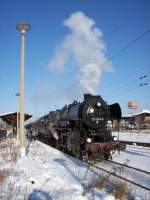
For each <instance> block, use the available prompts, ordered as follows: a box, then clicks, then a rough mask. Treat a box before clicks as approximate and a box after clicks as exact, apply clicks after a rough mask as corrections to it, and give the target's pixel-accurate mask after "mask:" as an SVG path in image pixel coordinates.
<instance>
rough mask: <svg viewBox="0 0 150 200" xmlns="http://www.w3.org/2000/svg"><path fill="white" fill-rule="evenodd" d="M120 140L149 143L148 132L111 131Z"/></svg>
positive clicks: (149, 134)
mask: <svg viewBox="0 0 150 200" xmlns="http://www.w3.org/2000/svg"><path fill="white" fill-rule="evenodd" d="M112 134H113V136H117V137H118V138H119V140H120V141H129V142H141V143H142V142H143V143H150V132H147V133H143V132H112Z"/></svg>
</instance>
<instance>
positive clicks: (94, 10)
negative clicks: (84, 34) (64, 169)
mask: <svg viewBox="0 0 150 200" xmlns="http://www.w3.org/2000/svg"><path fill="white" fill-rule="evenodd" d="M149 10H150V1H149V0H132V1H130V0H126V1H119V0H114V1H112V0H55V1H54V0H44V1H42V0H13V1H11V0H0V69H1V70H0V88H1V98H0V100H1V107H0V113H4V112H10V111H15V110H16V104H17V101H16V96H15V93H16V92H18V91H19V88H20V86H19V84H20V49H21V35H20V33H19V31H17V30H16V24H17V23H18V22H22V21H25V22H28V23H30V24H31V27H32V28H31V30H30V31H29V32H27V33H26V44H25V46H26V48H25V111H26V112H29V113H31V114H34V115H39V114H42V113H47V112H48V111H50V110H54V109H57V108H61V107H62V106H64V104H65V103H69V102H70V103H71V101H72V100H73V99H75V98H76V99H78V100H80V101H82V99H83V96H82V94H83V92H84V91H85V88H84V87H81V85H80V81H83V80H82V79H83V78H85V74H83V71H82V70H83V69H87V68H86V67H85V68H84V67H83V68H82V62H77V61H78V60H77V58H79V57H80V56H82V55H83V54H82V55H80V52H79V55H78V57H75V55H74V54H72V52H70V51H72V49H71V48H72V46H71V47H69V48H67V51H68V53H67V55H66V53H65V55H64V53H62V52H63V50H64V49H65V50H66V48H64V44H65V45H66V44H67V45H68V42H66V38H68V37H72V36H73V37H74V36H75V37H76V28H77V25H76V24H73V31H72V32H71V28H72V27H71V26H72V24H71V25H70V23H72V21H71V20H72V18H71V16H72V14H73V13H74V14H75V15H74V17H79V18H80V17H82V19H83V18H84V19H86V20H87V21H88V20H92V22H93V23H95V24H94V25H93V27H95V28H96V29H98V30H99V31H101V32H102V33H103V35H102V36H101V40H98V41H99V42H100V44H101V45H102V44H104V45H105V48H104V49H102V51H101V55H102V56H103V55H104V57H105V58H104V59H103V61H105V60H106V61H107V60H108V59H109V58H110V57H111V56H112V55H114V54H116V53H117V52H118V51H119V50H120V49H122V48H123V47H125V46H126V45H127V44H128V43H129V42H130V41H132V40H134V39H135V38H136V37H137V36H138V35H140V34H141V33H142V32H144V31H145V30H147V29H149V28H150V12H149ZM79 12H80V14H81V13H82V15H80V14H79ZM77 14H78V16H77ZM65 20H66V21H67V20H70V21H69V22H68V21H67V22H68V23H69V25H68V23H67V25H63V23H64V21H65ZM83 25H84V24H83ZM93 30H94V29H93ZM79 31H80V33H81V27H80V26H79ZM90 33H91V32H90ZM91 34H93V33H91ZM73 37H72V38H73ZM91 38H92V37H91ZM96 38H97V36H96ZM98 39H99V38H98ZM75 41H78V42H80V39H79V38H78V39H77V38H76V39H75ZM81 41H82V42H83V40H81ZM71 42H72V40H71ZM90 44H91V43H90ZM69 45H70V44H69ZM73 45H75V44H73ZM86 45H87V44H85V46H84V44H83V45H82V46H81V47H84V49H86V48H87V51H88V50H89V49H90V48H88V45H87V46H86ZM79 46H80V44H79ZM73 47H74V46H73ZM92 48H94V46H92ZM77 53H78V52H77ZM58 56H65V57H67V59H68V60H67V61H66V62H65V64H64V65H63V64H62V65H63V67H62V68H61V63H59V64H60V65H59V66H56V67H55V66H54V65H53V69H52V64H51V63H52V61H53V63H54V64H57V62H56V60H57V58H58ZM68 56H69V58H68ZM63 59H64V58H63ZM63 63H64V62H63ZM86 64H87V63H86ZM78 65H79V66H78ZM86 66H87V65H86ZM58 67H60V68H61V69H59V68H58ZM110 68H111V69H109V70H107V69H106V70H104V71H102V72H100V71H98V72H99V73H100V74H99V76H98V78H99V82H97V85H96V89H95V91H96V94H100V95H102V97H103V98H104V99H105V100H106V101H107V102H108V103H109V104H111V103H115V102H119V103H120V105H121V107H122V111H123V113H128V109H127V102H128V101H130V100H137V101H139V104H140V109H143V108H147V109H150V87H149V85H150V33H148V34H146V35H145V36H144V37H143V38H141V39H140V40H138V41H137V42H136V43H135V44H134V45H132V46H131V47H130V48H128V49H127V50H126V51H124V52H123V53H122V54H121V55H119V56H117V57H115V58H114V59H113V60H112V61H111V64H110ZM97 74H98V73H97ZM145 74H146V75H147V78H145V79H139V77H141V76H143V75H145ZM92 75H93V76H95V74H92V73H91V80H92ZM86 81H87V80H86ZM95 81H96V80H95ZM95 83H96V82H95ZM141 83H149V85H147V86H143V87H138V86H139V84H141Z"/></svg>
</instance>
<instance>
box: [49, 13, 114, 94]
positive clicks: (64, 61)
mask: <svg viewBox="0 0 150 200" xmlns="http://www.w3.org/2000/svg"><path fill="white" fill-rule="evenodd" d="M63 25H64V26H66V27H68V28H69V30H70V32H69V33H68V34H67V35H66V36H65V38H64V40H63V41H62V43H61V44H60V45H59V46H57V48H56V51H55V54H54V56H53V58H52V59H51V60H50V61H49V63H48V68H49V69H54V70H63V69H64V68H65V67H68V66H69V63H73V64H74V65H75V66H77V67H79V73H78V76H77V78H78V79H79V80H78V81H79V83H80V86H81V89H82V91H84V92H90V93H92V94H95V93H96V89H97V86H98V85H99V83H100V77H101V74H102V72H103V71H104V70H108V69H110V65H111V64H110V63H109V66H108V65H103V63H105V62H107V59H106V56H105V52H106V47H105V43H104V41H103V34H102V31H101V30H100V29H98V28H97V27H96V26H95V22H94V20H92V19H91V18H89V17H87V16H86V15H85V14H84V13H83V12H79V11H78V12H75V13H72V14H71V15H70V17H69V18H68V19H66V20H65V21H64V22H63Z"/></svg>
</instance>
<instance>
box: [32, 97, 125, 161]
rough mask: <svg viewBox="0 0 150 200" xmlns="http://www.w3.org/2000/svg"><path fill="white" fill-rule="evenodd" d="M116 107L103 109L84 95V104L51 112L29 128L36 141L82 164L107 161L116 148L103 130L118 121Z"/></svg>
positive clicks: (100, 102)
mask: <svg viewBox="0 0 150 200" xmlns="http://www.w3.org/2000/svg"><path fill="white" fill-rule="evenodd" d="M120 119H121V109H120V106H119V104H118V103H115V104H112V105H107V103H106V102H105V101H104V100H103V99H102V97H101V96H99V95H98V96H93V95H91V94H84V101H83V102H77V101H74V102H73V103H72V104H70V105H68V106H65V107H64V108H62V109H61V110H56V111H51V112H49V114H48V115H46V116H44V117H42V118H41V119H39V120H38V121H37V122H36V123H35V124H32V127H34V128H35V129H38V139H39V140H41V141H43V142H45V143H47V144H49V145H51V146H53V147H56V148H58V149H60V150H62V151H64V152H67V153H69V154H71V155H74V156H75V157H77V158H80V159H83V160H91V159H93V160H100V159H108V158H110V156H111V152H112V151H114V150H116V149H117V148H118V146H119V144H118V142H117V141H115V140H114V137H113V136H112V134H111V130H110V129H109V127H108V126H107V123H108V121H109V120H120Z"/></svg>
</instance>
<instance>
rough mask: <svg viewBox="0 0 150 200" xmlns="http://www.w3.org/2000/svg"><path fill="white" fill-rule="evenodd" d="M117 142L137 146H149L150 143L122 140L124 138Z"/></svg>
mask: <svg viewBox="0 0 150 200" xmlns="http://www.w3.org/2000/svg"><path fill="white" fill-rule="evenodd" d="M119 142H120V143H122V144H129V145H133V144H136V145H137V146H143V147H150V143H144V142H135V141H124V140H120V141H119Z"/></svg>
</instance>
